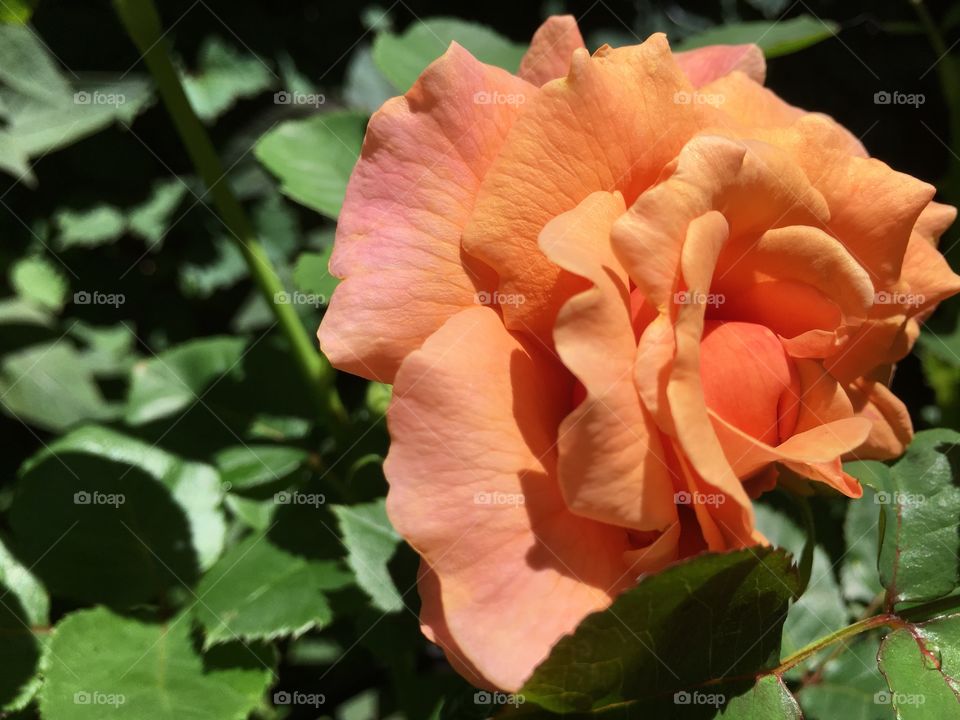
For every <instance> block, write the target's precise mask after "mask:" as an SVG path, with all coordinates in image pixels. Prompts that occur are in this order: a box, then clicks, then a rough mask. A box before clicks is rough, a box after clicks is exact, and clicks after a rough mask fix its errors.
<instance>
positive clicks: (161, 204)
mask: <svg viewBox="0 0 960 720" xmlns="http://www.w3.org/2000/svg"><path fill="white" fill-rule="evenodd" d="M187 191H188V188H187V185H186V184H185V183H184V181H183V180H181V179H180V178H177V177H174V178H170V179H169V180H158V181H157V182H155V183H154V184H153V187H152V188H151V190H150V197H149V198H147V199H146V200H145V201H144V202H143V203H141V204H139V205H137V206H135V207H133V208H131V209H130V211H129V212H128V214H127V222H128V224H129V227H130V232H132V233H135V234H136V235H139V236H140V237H142V238H143V239H144V240H146V241H147V244H148V246H149V247H150V249H151V250H154V249H159V247H160V244H161V243H162V241H163V237H164V236H165V235H166V233H167V230H168V229H169V227H170V221H171V218H172V217H173V212H174V211H175V210H176V209H177V208H178V207H179V206H180V203H181V201H182V200H183V197H184V196H185V195H186V194H187Z"/></svg>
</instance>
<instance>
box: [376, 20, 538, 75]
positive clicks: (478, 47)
mask: <svg viewBox="0 0 960 720" xmlns="http://www.w3.org/2000/svg"><path fill="white" fill-rule="evenodd" d="M454 41H456V42H457V43H459V44H460V45H462V46H463V47H465V48H466V49H467V50H469V51H470V52H471V53H472V54H473V56H474V57H475V58H477V59H478V60H480V62H484V63H487V64H488V65H497V66H499V67H502V68H504V69H505V70H508V71H509V72H512V73H515V72H516V71H517V70H518V69H519V67H520V60H521V59H522V58H523V54H524V52H526V48H525V47H524V46H523V45H518V44H517V43H514V42H511V41H510V40H507V39H506V38H504V37H503V36H501V35H498V34H497V33H495V32H494V31H493V30H491V29H489V28H486V27H484V26H482V25H476V24H474V23H469V22H464V21H463V20H457V19H455V18H444V17H436V18H430V19H428V20H424V21H419V20H415V21H414V22H413V23H411V24H410V26H409V27H408V28H407V29H406V30H405V31H404V33H403V34H402V35H395V34H394V33H392V32H387V31H385V32H381V33H379V34H378V35H377V37H376V39H375V40H374V43H373V60H374V62H375V63H376V65H377V67H378V68H379V69H380V71H381V72H382V73H383V74H384V75H385V76H386V77H387V79H388V80H389V81H390V82H391V83H393V85H394V87H396V88H397V90H399V91H400V92H406V91H407V90H408V89H409V88H410V86H411V85H413V83H414V82H415V81H416V79H417V78H418V77H420V74H421V73H422V72H423V71H424V70H426V68H427V65H429V64H430V63H431V62H433V61H434V60H436V59H437V58H438V57H440V56H441V55H443V53H445V52H446V50H447V48H448V47H449V46H450V43H451V42H454Z"/></svg>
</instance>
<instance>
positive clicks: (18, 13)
mask: <svg viewBox="0 0 960 720" xmlns="http://www.w3.org/2000/svg"><path fill="white" fill-rule="evenodd" d="M36 4H37V0H5V2H4V3H3V5H2V6H0V23H17V24H20V25H26V24H27V22H29V20H30V16H31V15H33V8H34V7H35V6H36Z"/></svg>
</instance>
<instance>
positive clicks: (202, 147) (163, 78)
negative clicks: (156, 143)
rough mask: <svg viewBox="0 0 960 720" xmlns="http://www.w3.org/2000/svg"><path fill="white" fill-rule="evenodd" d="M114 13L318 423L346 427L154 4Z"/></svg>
mask: <svg viewBox="0 0 960 720" xmlns="http://www.w3.org/2000/svg"><path fill="white" fill-rule="evenodd" d="M114 7H115V9H116V11H117V15H118V16H119V17H120V21H121V22H122V23H123V26H124V27H125V28H126V30H127V33H128V34H129V35H130V38H131V39H132V40H133V42H134V44H135V45H136V46H137V48H138V49H139V50H140V52H141V53H142V54H143V59H144V61H145V62H146V64H147V68H149V70H150V73H151V75H153V79H154V81H155V82H156V84H157V88H158V90H159V92H160V96H161V98H163V103H164V105H166V108H167V112H169V113H170V117H171V119H172V120H173V124H174V126H176V128H177V132H178V133H179V135H180V139H181V141H182V142H183V144H184V147H185V148H186V150H187V154H188V155H189V156H190V160H191V161H192V162H193V165H194V167H195V168H196V170H197V172H198V173H199V175H200V177H201V178H202V179H203V182H204V184H205V185H206V186H207V190H208V192H209V193H210V194H211V196H212V198H213V204H214V207H216V209H217V213H218V214H219V215H220V218H221V219H222V220H223V222H224V224H225V225H226V226H227V229H228V230H229V231H230V233H231V234H232V235H233V238H234V240H235V241H236V243H237V247H238V248H239V250H240V252H241V253H242V254H243V258H244V260H245V261H246V263H247V267H248V268H249V270H250V274H251V275H252V276H253V279H254V281H255V282H256V284H257V286H258V287H259V288H260V292H261V294H262V295H263V297H264V299H265V300H266V301H267V304H268V305H269V306H270V307H271V308H272V310H273V314H274V316H275V317H276V320H277V324H278V325H279V326H280V329H281V331H282V332H283V334H284V335H285V336H286V338H287V340H288V342H289V343H290V347H291V348H292V350H293V355H294V358H295V359H296V362H297V366H298V368H299V369H300V372H301V373H302V375H303V377H304V380H305V381H306V383H307V386H308V387H309V388H311V391H312V392H313V394H314V399H315V401H316V403H317V405H318V409H319V410H320V412H321V418H322V419H323V420H325V421H327V422H330V421H331V420H332V421H334V423H333V424H336V423H340V424H343V423H345V422H346V411H345V410H344V407H343V404H342V403H341V402H340V396H339V395H338V394H337V390H336V387H335V385H334V371H333V368H332V367H331V366H330V364H329V363H328V362H327V360H326V358H324V357H323V355H321V354H320V352H319V350H318V349H317V347H316V346H315V343H314V341H313V340H312V339H311V337H310V336H309V335H308V333H307V330H306V328H304V326H303V324H302V323H301V322H300V318H299V317H298V316H297V313H296V311H295V310H294V307H293V305H291V304H289V303H281V302H277V296H278V295H280V294H282V293H284V287H283V284H282V283H281V282H280V278H279V277H277V273H276V271H275V270H274V269H273V265H272V264H271V263H270V259H269V258H268V257H267V253H266V251H265V250H264V249H263V246H262V245H261V244H260V241H259V240H258V239H257V235H256V232H255V231H254V229H253V225H252V224H251V222H250V220H249V219H248V218H247V215H246V213H245V212H244V210H243V207H242V206H241V205H240V202H239V201H238V200H237V198H236V196H235V195H234V194H233V191H232V190H231V189H230V186H229V184H228V183H227V182H226V181H225V180H224V176H225V174H226V173H225V172H224V169H223V165H222V164H221V162H220V158H219V157H218V156H217V153H216V150H215V149H214V147H213V143H212V142H211V141H210V136H209V135H208V134H207V131H206V129H205V128H204V127H203V124H202V123H201V122H200V119H199V118H198V117H197V115H196V113H195V112H194V111H193V108H192V107H191V106H190V102H189V101H188V100H187V96H186V93H185V92H184V90H183V85H182V84H181V83H180V78H179V77H178V76H177V72H176V70H175V69H174V67H173V63H172V62H171V61H170V56H169V54H168V53H167V49H166V44H165V43H164V41H163V34H162V29H161V24H160V16H159V15H158V13H157V9H156V6H155V5H154V2H153V0H114Z"/></svg>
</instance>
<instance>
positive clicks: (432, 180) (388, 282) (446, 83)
mask: <svg viewBox="0 0 960 720" xmlns="http://www.w3.org/2000/svg"><path fill="white" fill-rule="evenodd" d="M478 92H487V93H493V92H499V93H503V94H505V95H506V94H523V93H526V94H527V95H528V96H529V95H530V94H531V93H535V92H536V90H535V88H534V87H533V86H532V85H530V84H528V83H526V82H524V81H523V80H520V79H518V78H515V77H514V76H512V75H510V74H509V73H507V72H505V71H503V70H500V69H498V68H494V67H490V66H488V65H484V64H482V63H480V62H478V61H477V60H475V59H474V58H473V57H472V56H471V55H470V53H468V52H467V51H466V50H464V49H463V48H462V47H460V46H459V45H457V44H456V43H453V44H452V45H451V46H450V49H449V50H447V52H446V53H445V54H444V55H443V56H442V57H441V58H440V59H438V60H437V61H435V62H434V63H433V64H432V65H430V67H428V68H427V70H426V71H424V73H423V75H422V76H421V77H420V79H419V80H417V82H416V83H415V84H414V86H413V87H412V88H411V89H410V91H409V92H407V94H406V95H405V96H403V97H398V98H393V99H392V100H389V101H388V102H387V103H386V104H385V105H384V106H383V107H382V108H381V109H380V110H379V111H378V112H377V113H375V114H374V116H373V117H372V118H371V120H370V124H369V126H368V128H367V135H366V138H365V139H364V143H363V150H362V152H361V154H360V159H359V160H358V162H357V166H356V168H355V169H354V172H353V175H352V176H351V178H350V183H349V185H348V187H347V193H346V197H345V199H344V203H343V210H342V212H341V215H340V222H339V224H338V227H337V238H336V244H335V245H334V251H333V256H332V258H331V261H330V272H331V273H332V274H333V275H336V276H337V277H341V278H345V279H344V282H342V283H341V284H340V285H339V286H338V288H337V291H336V292H335V293H334V295H333V299H332V301H331V303H330V307H329V309H328V310H327V313H326V315H325V317H324V319H323V324H322V325H321V326H320V332H319V336H320V343H321V346H322V348H323V351H324V353H325V354H326V355H327V356H328V357H329V358H330V360H331V362H332V363H333V364H334V365H335V366H336V367H338V368H340V369H342V370H347V371H349V372H351V373H354V374H356V375H361V376H363V377H366V378H370V379H375V380H380V381H383V382H391V381H392V379H393V375H394V373H395V372H396V370H397V367H398V366H399V364H400V362H401V361H402V360H403V358H404V357H405V356H406V355H407V354H408V353H410V352H411V351H412V350H415V349H416V348H418V347H419V346H420V344H421V343H422V342H423V341H424V339H426V337H427V336H429V335H430V333H432V332H433V331H434V330H436V329H437V328H438V327H440V325H442V324H443V322H444V321H445V320H446V319H447V318H448V317H450V316H451V315H453V314H454V313H456V312H457V311H459V310H460V309H462V308H464V307H468V306H470V305H471V304H473V303H474V294H475V293H476V292H477V290H478V289H481V288H484V287H485V286H489V283H490V278H486V279H485V273H484V272H483V271H481V270H479V269H478V268H476V267H474V266H472V265H471V264H470V263H468V262H465V261H464V258H463V256H462V253H461V249H460V234H461V231H462V229H463V226H464V225H465V224H466V222H467V219H468V218H469V216H470V213H471V212H472V210H473V203H474V199H475V197H476V193H477V189H478V187H479V185H480V179H481V178H482V177H483V175H484V173H485V172H486V169H487V168H488V167H489V166H490V164H491V162H492V161H493V159H494V157H495V156H496V155H497V153H498V152H499V150H500V146H501V145H502V143H503V140H504V137H505V136H506V134H507V132H508V130H509V129H510V127H511V125H512V124H513V122H514V120H515V118H516V115H517V113H518V106H517V105H515V104H507V103H487V104H478V103H476V102H474V96H475V94H476V93H478Z"/></svg>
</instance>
